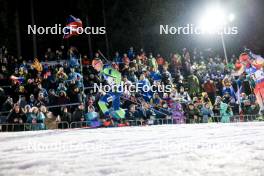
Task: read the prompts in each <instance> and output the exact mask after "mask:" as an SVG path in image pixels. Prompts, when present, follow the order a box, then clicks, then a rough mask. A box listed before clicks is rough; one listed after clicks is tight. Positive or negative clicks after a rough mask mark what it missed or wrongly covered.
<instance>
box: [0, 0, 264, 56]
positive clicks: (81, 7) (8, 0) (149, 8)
mask: <svg viewBox="0 0 264 176" xmlns="http://www.w3.org/2000/svg"><path fill="white" fill-rule="evenodd" d="M33 2H34V13H35V15H34V16H35V23H36V25H38V26H50V25H54V24H55V23H58V24H62V25H64V24H65V21H66V18H67V16H68V15H70V14H72V15H74V16H76V17H78V18H80V19H81V20H82V21H83V23H84V25H86V21H85V17H86V16H88V17H89V23H90V24H91V26H103V15H102V0H64V1H55V0H34V1H33ZM208 2H217V1H205V0H178V1H177V0H156V1H155V0H133V1H132V0H130V1H125V0H105V13H106V24H107V25H106V32H107V34H108V38H109V46H110V53H111V54H113V53H114V51H116V50H119V51H121V52H124V51H126V50H127V48H129V47H130V46H134V47H135V48H136V49H139V48H141V47H144V48H145V50H146V51H152V52H154V53H157V52H160V53H162V54H163V55H168V54H169V53H170V52H175V50H176V51H177V50H180V49H182V48H183V47H191V48H193V47H201V48H215V49H217V50H220V51H221V42H220V37H219V36H199V35H198V36H197V35H187V36H186V35H168V36H164V35H159V25H160V24H171V25H176V24H183V25H184V24H187V23H195V22H196V21H197V17H198V16H199V15H200V14H201V13H203V10H204V7H205V6H206V4H208ZM219 2H220V3H221V5H222V6H223V7H224V8H225V10H226V11H232V12H234V13H235V15H236V20H235V21H234V25H235V26H237V27H238V30H239V34H238V35H235V36H230V35H228V36H225V39H226V45H227V50H228V54H231V53H232V52H237V51H238V50H239V49H241V47H243V45H247V46H248V47H250V48H251V49H252V50H254V51H256V52H261V53H262V54H263V52H264V42H263V37H262V33H263V29H264V23H263V22H264V15H263V12H264V6H263V5H264V2H263V1H254V0H252V1H248V0H225V1H219ZM0 3H1V7H0V24H1V26H3V27H2V28H1V29H0V45H6V46H8V48H9V50H10V52H12V53H14V54H16V33H15V25H14V20H15V17H14V14H15V12H16V7H17V9H18V14H19V20H20V23H19V24H20V34H21V43H22V55H23V56H24V57H29V58H30V57H32V38H31V36H29V35H28V34H27V25H28V24H31V13H30V7H31V6H30V1H29V0H24V1H19V0H0ZM62 43H63V44H64V45H68V44H70V45H76V46H77V47H79V48H80V50H81V51H82V52H84V53H87V52H88V42H87V36H86V35H81V36H78V37H75V38H72V39H71V40H70V41H63V40H62V35H44V36H39V35H38V36H37V45H38V53H43V52H44V51H45V50H46V48H47V47H51V48H52V49H56V48H57V47H58V46H59V45H61V44H62ZM92 48H93V51H95V50H97V49H100V50H102V51H105V36H104V35H93V36H92Z"/></svg>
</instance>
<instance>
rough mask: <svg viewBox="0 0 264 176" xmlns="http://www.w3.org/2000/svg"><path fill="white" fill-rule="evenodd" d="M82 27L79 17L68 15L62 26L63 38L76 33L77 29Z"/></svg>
mask: <svg viewBox="0 0 264 176" xmlns="http://www.w3.org/2000/svg"><path fill="white" fill-rule="evenodd" d="M80 28H82V21H81V20H80V19H79V18H76V17H74V16H72V15H70V16H69V17H68V18H67V23H66V27H65V28H64V31H63V32H64V36H63V39H68V38H70V37H71V36H74V35H78V34H79V33H78V30H80Z"/></svg>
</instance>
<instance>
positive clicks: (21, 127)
mask: <svg viewBox="0 0 264 176" xmlns="http://www.w3.org/2000/svg"><path fill="white" fill-rule="evenodd" d="M261 120H262V119H261V118H259V116H258V115H234V116H232V117H231V118H230V123H237V122H252V121H261ZM218 122H221V117H220V116H213V117H211V118H209V119H208V123H218ZM185 123H202V121H196V120H195V119H193V120H190V119H183V120H180V119H172V118H167V119H154V118H153V119H148V120H126V123H124V124H123V125H120V124H118V123H113V124H110V125H109V126H111V127H118V126H144V125H170V124H172V125H173V124H185ZM96 127H106V126H105V125H104V124H103V123H101V124H99V125H97V126H96ZM74 128H94V127H93V126H92V125H91V121H79V122H71V123H69V122H67V121H61V122H54V123H53V124H52V125H51V124H44V123H34V124H32V123H23V124H0V132H14V131H38V130H48V129H58V130H60V129H74Z"/></svg>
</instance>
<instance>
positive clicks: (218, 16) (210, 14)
mask: <svg viewBox="0 0 264 176" xmlns="http://www.w3.org/2000/svg"><path fill="white" fill-rule="evenodd" d="M234 19H235V15H234V14H233V13H231V14H229V15H226V13H225V11H224V10H223V9H222V8H221V7H220V6H212V7H209V8H207V10H206V11H205V14H204V15H203V16H202V18H201V20H200V24H199V27H200V29H201V30H202V31H203V32H204V33H209V34H214V33H217V32H218V31H219V29H223V27H224V26H226V25H227V24H228V22H232V21H233V20H234ZM220 35H221V40H222V45H223V50H224V55H225V60H226V63H227V64H228V59H227V53H226V47H225V41H224V35H223V32H220Z"/></svg>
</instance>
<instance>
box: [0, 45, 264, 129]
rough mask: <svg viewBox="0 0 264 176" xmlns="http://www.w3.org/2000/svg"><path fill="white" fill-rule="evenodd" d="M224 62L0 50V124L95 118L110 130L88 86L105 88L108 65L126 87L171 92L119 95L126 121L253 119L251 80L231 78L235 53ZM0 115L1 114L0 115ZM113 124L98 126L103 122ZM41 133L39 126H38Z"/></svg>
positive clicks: (190, 52)
mask: <svg viewBox="0 0 264 176" xmlns="http://www.w3.org/2000/svg"><path fill="white" fill-rule="evenodd" d="M228 60H229V63H225V60H224V59H223V58H221V57H220V55H219V54H217V53H216V52H215V51H213V50H212V49H207V50H198V49H196V48H194V49H186V48H184V49H183V50H182V51H180V52H177V53H171V54H170V55H169V56H166V58H165V57H163V56H161V55H160V54H155V55H154V54H153V53H146V52H145V51H144V49H140V50H139V51H135V50H134V48H133V47H130V48H129V49H128V51H127V52H126V53H124V54H119V52H116V53H115V54H114V56H113V57H112V58H105V57H102V55H100V54H99V53H95V54H94V58H89V57H87V55H81V54H80V53H79V52H78V49H77V48H75V47H70V48H69V49H66V48H65V47H64V46H61V47H60V48H59V49H57V50H56V51H55V52H53V50H52V49H51V48H48V49H47V51H46V53H44V54H43V57H38V58H35V59H34V60H26V59H24V58H22V57H19V58H16V57H14V56H12V55H11V54H9V53H8V50H7V48H6V47H4V46H3V47H2V48H0V85H1V86H0V87H1V88H0V109H1V114H0V115H1V118H2V119H5V120H2V121H1V122H2V123H17V124H22V123H32V124H36V123H38V124H39V123H40V124H43V128H44V124H45V125H46V126H48V128H55V125H54V124H55V123H56V122H60V121H67V122H69V123H71V122H78V121H87V120H89V119H87V116H88V115H87V114H89V113H97V114H98V118H99V119H100V121H101V122H102V125H106V124H108V125H115V122H113V121H112V119H111V117H106V116H104V115H103V114H102V113H101V112H100V109H99V107H98V104H97V102H98V99H99V98H100V97H101V96H102V95H103V94H104V92H102V91H98V92H94V89H93V86H94V84H99V83H103V84H106V81H105V80H104V78H103V77H102V76H101V75H100V69H101V68H102V67H104V66H106V65H111V66H112V67H113V68H115V69H117V70H119V72H121V74H122V81H123V83H124V85H129V84H134V83H136V82H143V83H144V84H145V83H147V84H149V85H157V86H160V85H171V86H172V90H171V91H170V92H158V93H154V92H148V93H147V94H146V93H144V92H136V93H131V92H124V93H123V96H122V97H121V107H122V108H123V109H125V110H126V115H125V119H124V120H123V121H122V122H120V121H119V122H117V123H127V122H126V121H128V120H142V121H144V122H146V121H148V120H150V119H170V118H172V119H176V121H177V123H207V122H212V121H214V122H215V121H222V122H229V121H230V117H231V116H233V115H234V114H242V113H243V114H257V113H258V111H259V109H258V105H257V104H256V103H255V96H254V93H253V91H252V89H253V88H254V82H253V81H252V80H251V79H250V77H247V75H241V76H239V77H235V76H232V74H231V71H232V70H233V69H234V63H235V61H236V60H237V57H236V56H235V55H232V57H230V58H228ZM5 113H6V114H5ZM109 118H110V122H111V123H104V122H109ZM40 128H42V127H40Z"/></svg>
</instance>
